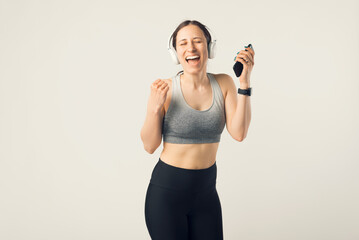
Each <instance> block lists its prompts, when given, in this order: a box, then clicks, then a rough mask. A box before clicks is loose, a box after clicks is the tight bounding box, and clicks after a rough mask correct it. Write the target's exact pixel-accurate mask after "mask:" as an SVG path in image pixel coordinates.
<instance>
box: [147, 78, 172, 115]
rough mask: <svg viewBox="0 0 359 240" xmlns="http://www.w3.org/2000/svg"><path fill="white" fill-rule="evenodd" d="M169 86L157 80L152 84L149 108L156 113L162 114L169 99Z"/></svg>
mask: <svg viewBox="0 0 359 240" xmlns="http://www.w3.org/2000/svg"><path fill="white" fill-rule="evenodd" d="M168 89H169V86H168V84H167V83H166V82H165V81H163V80H162V79H157V80H156V81H154V82H153V83H152V84H151V94H150V97H149V100H148V105H147V107H148V108H149V109H150V110H152V111H155V112H160V111H161V109H162V107H163V105H164V103H165V101H166V98H167V92H168Z"/></svg>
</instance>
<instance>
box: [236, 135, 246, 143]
mask: <svg viewBox="0 0 359 240" xmlns="http://www.w3.org/2000/svg"><path fill="white" fill-rule="evenodd" d="M245 138H246V136H244V135H241V136H240V137H236V138H235V139H236V140H237V141H238V142H243V140H244V139H245Z"/></svg>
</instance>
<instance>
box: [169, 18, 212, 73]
mask: <svg viewBox="0 0 359 240" xmlns="http://www.w3.org/2000/svg"><path fill="white" fill-rule="evenodd" d="M190 24H191V25H196V26H198V27H199V28H200V29H201V30H202V32H203V34H204V36H205V37H206V40H207V50H208V51H209V43H210V42H211V41H212V37H211V34H210V33H209V31H208V30H207V28H206V25H204V24H202V23H200V22H199V21H196V20H185V21H183V22H182V23H180V24H179V25H178V27H177V28H176V30H175V31H174V32H173V33H172V35H171V37H172V47H173V48H174V49H175V50H176V51H177V46H176V41H177V33H178V32H179V30H181V29H182V28H183V27H185V26H188V25H190ZM181 72H183V70H181V71H179V72H178V73H177V75H178V74H179V73H181Z"/></svg>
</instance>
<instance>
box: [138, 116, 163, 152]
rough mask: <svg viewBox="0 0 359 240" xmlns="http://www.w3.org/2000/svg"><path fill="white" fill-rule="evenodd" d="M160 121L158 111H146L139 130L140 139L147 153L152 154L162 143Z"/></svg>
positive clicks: (161, 118)
mask: <svg viewBox="0 0 359 240" xmlns="http://www.w3.org/2000/svg"><path fill="white" fill-rule="evenodd" d="M162 120H163V117H161V113H160V110H158V111H157V110H150V109H148V110H147V114H146V119H145V123H144V124H143V127H142V129H141V139H142V142H143V145H144V148H145V150H146V151H147V152H149V153H153V152H154V151H155V150H156V149H157V147H158V146H159V145H160V144H161V141H162Z"/></svg>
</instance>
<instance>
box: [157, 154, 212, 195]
mask: <svg viewBox="0 0 359 240" xmlns="http://www.w3.org/2000/svg"><path fill="white" fill-rule="evenodd" d="M216 180H217V164H216V162H215V163H214V164H213V165H212V166H210V167H209V168H205V169H186V168H180V167H176V166H172V165H170V164H167V163H165V162H164V161H162V160H161V158H159V159H158V162H157V164H156V165H155V167H154V169H153V171H152V174H151V180H150V182H151V183H152V184H155V185H158V186H162V187H164V188H167V189H172V190H176V191H186V192H190V193H198V192H201V191H204V190H207V189H210V188H213V187H215V185H216Z"/></svg>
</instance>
